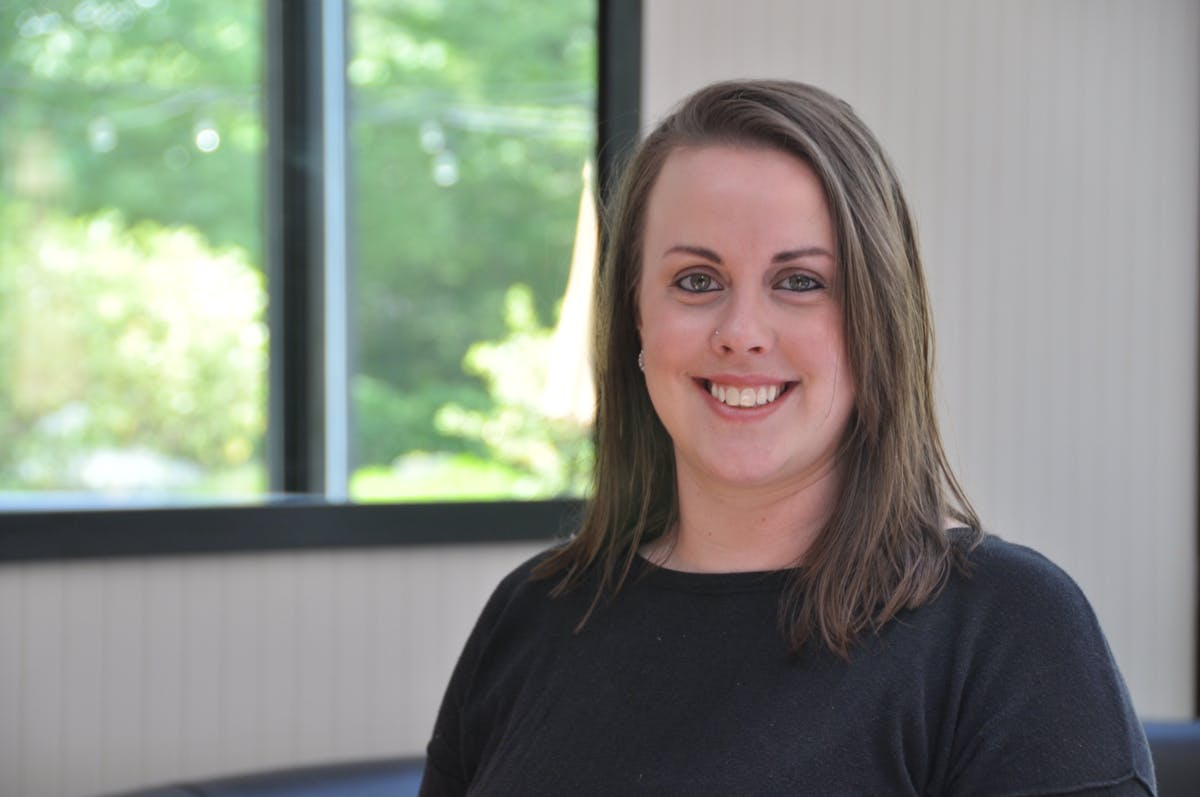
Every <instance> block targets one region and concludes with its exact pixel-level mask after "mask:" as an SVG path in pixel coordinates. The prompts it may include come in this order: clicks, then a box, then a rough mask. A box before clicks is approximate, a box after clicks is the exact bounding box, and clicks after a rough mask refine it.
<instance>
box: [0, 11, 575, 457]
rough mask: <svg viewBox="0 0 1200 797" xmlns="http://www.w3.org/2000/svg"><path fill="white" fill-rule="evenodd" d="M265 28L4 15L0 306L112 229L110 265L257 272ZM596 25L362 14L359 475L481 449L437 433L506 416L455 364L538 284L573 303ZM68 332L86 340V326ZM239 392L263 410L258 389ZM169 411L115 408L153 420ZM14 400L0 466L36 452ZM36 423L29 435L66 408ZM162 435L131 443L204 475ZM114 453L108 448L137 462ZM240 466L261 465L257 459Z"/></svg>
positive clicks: (548, 294) (208, 15)
mask: <svg viewBox="0 0 1200 797" xmlns="http://www.w3.org/2000/svg"><path fill="white" fill-rule="evenodd" d="M261 13H262V9H261V5H260V4H257V3H247V2H244V0H205V1H204V2H201V1H200V0H170V2H167V0H33V1H32V2H24V1H23V2H3V0H0V91H3V95H2V96H3V97H4V100H3V102H4V107H3V113H2V114H0V213H5V215H3V216H2V217H0V219H2V221H0V223H2V224H3V225H4V226H3V229H2V231H0V235H2V236H3V239H4V240H5V241H6V242H7V243H9V244H11V246H7V247H6V248H5V252H7V253H8V254H6V255H4V257H5V258H7V259H5V260H0V286H3V285H5V284H8V285H10V287H11V286H13V285H16V283H15V282H14V281H13V278H12V272H13V270H14V269H17V268H20V267H21V263H20V262H19V259H14V258H17V255H15V254H13V253H14V252H18V251H20V252H25V253H28V252H29V251H31V250H30V249H29V247H30V246H32V244H33V241H34V238H35V233H36V234H38V235H40V234H41V232H42V231H45V230H57V231H60V232H62V231H69V230H75V232H74V233H70V234H75V235H78V234H81V233H78V229H83V227H78V229H76V228H75V227H72V224H75V223H76V222H77V224H78V225H83V226H86V225H87V224H90V223H92V221H91V220H94V219H96V218H117V217H111V216H109V215H108V214H110V213H116V214H119V218H120V219H121V220H122V221H120V222H119V223H116V227H115V228H116V229H117V230H119V231H120V234H121V235H129V236H132V237H131V238H130V240H127V241H114V242H112V247H113V251H133V249H136V248H137V245H139V244H138V243H137V241H136V240H135V239H136V238H137V236H138V235H141V234H142V233H135V232H134V231H137V230H152V229H153V230H157V231H158V232H157V233H155V235H158V234H160V233H161V235H163V236H165V235H167V234H168V232H169V231H171V230H177V229H183V228H186V229H188V230H191V231H193V232H191V233H189V235H194V237H195V241H194V243H195V245H196V247H198V250H203V252H206V253H208V254H206V255H205V257H207V256H209V255H211V256H213V257H223V256H224V255H222V254H220V253H223V252H228V251H236V252H238V253H240V254H239V255H238V257H239V258H241V259H242V260H243V261H244V262H245V264H246V265H247V266H248V267H249V268H250V269H251V270H252V271H257V272H259V273H260V274H261V272H262V268H263V256H262V210H261V207H262V196H261V181H260V180H259V179H258V175H260V174H261V173H262V158H263V154H264V146H265V135H264V131H263V126H262V124H263V117H262V90H261V78H262V71H261V60H262V50H261V41H262V38H263V31H262V29H261ZM594 16H595V2H594V0H565V1H564V2H561V3H559V2H556V3H546V4H533V3H524V2H515V0H475V1H474V2H463V1H461V0H454V2H451V1H450V0H415V1H414V0H407V1H406V2H398V0H390V1H388V0H359V2H355V3H353V4H352V6H351V27H352V36H351V46H350V50H351V56H350V63H349V65H348V80H349V85H350V88H351V92H352V93H351V107H352V119H353V125H352V130H351V142H352V145H351V153H350V155H351V162H352V166H353V174H352V179H351V181H350V182H351V185H352V187H353V203H352V204H353V208H352V217H353V231H354V237H353V245H352V249H353V254H354V263H355V266H356V269H355V275H354V286H355V292H354V299H353V301H354V306H353V313H354V318H355V330H356V345H355V355H356V362H355V363H354V371H355V373H356V376H355V378H354V381H353V383H352V387H353V391H354V397H355V409H356V416H357V418H356V419H357V428H358V431H359V434H358V439H357V452H358V455H359V461H360V462H362V463H364V464H369V463H378V464H381V465H388V464H390V463H391V462H392V461H393V460H394V459H395V458H396V457H398V456H401V455H403V454H405V453H406V452H410V451H413V450H427V451H432V452H436V451H443V452H447V453H449V454H455V453H461V454H465V455H487V454H488V453H489V451H490V450H491V449H489V448H488V446H487V445H486V444H485V443H484V442H483V441H481V440H479V439H468V438H466V437H463V436H461V435H457V434H448V433H446V432H445V430H443V429H439V428H438V427H437V426H436V425H435V423H434V419H435V416H436V414H437V412H438V408H439V407H441V406H443V405H445V404H447V403H450V402H453V403H456V404H458V405H459V406H461V407H464V408H466V409H468V410H470V411H473V412H474V411H478V412H486V411H488V409H489V408H490V407H495V406H496V400H497V398H496V396H495V395H493V394H491V393H489V386H488V384H487V383H486V381H485V380H484V379H482V378H480V376H479V375H478V374H473V373H468V372H466V371H464V368H463V357H464V354H465V353H466V352H467V350H468V349H469V348H470V346H471V345H472V344H473V343H474V342H476V341H479V340H498V339H501V338H502V337H503V336H504V335H505V334H506V327H505V323H504V296H505V293H506V291H507V290H508V289H509V287H510V286H511V285H514V284H517V283H523V284H527V285H529V286H531V288H532V292H533V303H534V305H535V308H536V311H537V312H538V314H539V315H541V316H542V317H549V316H550V315H551V314H552V313H553V312H554V308H555V305H556V302H557V300H558V298H559V297H560V295H561V293H562V291H563V288H564V285H565V282H566V272H567V266H568V264H569V261H570V252H571V243H572V241H571V236H572V232H573V229H574V224H573V222H574V207H575V200H576V198H577V197H578V192H579V189H580V182H579V168H580V165H581V164H582V163H583V162H584V160H586V159H587V158H588V157H590V155H591V152H592V147H593V127H594V125H593V111H592V109H593V106H594V85H593V84H594V74H595V27H594ZM4 208H8V211H7V212H5V211H4ZM17 216H21V218H22V219H23V220H22V221H20V222H14V221H13V219H14V218H16V217H17ZM71 219H74V220H76V222H72V221H70V220H71ZM147 223H150V224H151V225H152V226H143V225H145V224H147ZM63 234H67V233H66V232H64V233H63ZM147 234H148V233H147ZM152 237H153V236H152ZM130 247H133V249H130ZM151 248H152V249H153V247H151ZM162 251H163V252H164V253H165V251H166V250H162ZM78 255H79V256H80V257H81V258H83V259H84V260H86V259H87V256H88V253H87V252H86V251H84V250H80V251H79V252H78ZM24 256H26V255H22V257H24ZM158 268H160V269H162V270H164V271H166V272H168V273H169V272H170V271H171V269H173V268H174V264H172V263H170V262H169V261H163V262H160V263H159V264H158ZM5 290H6V291H7V292H6V293H3V294H0V303H4V304H0V315H11V314H12V313H14V312H15V311H14V310H13V307H14V304H13V303H14V302H18V301H25V300H26V298H27V297H24V295H23V294H20V293H19V291H18V292H16V293H14V291H16V288H11V289H5V288H3V287H0V291H5ZM74 301H78V302H79V303H80V305H81V307H82V306H83V305H87V304H89V303H91V302H94V301H95V298H94V297H90V296H89V295H87V294H83V293H81V294H77V295H76V296H75V299H74ZM80 318H81V319H89V321H88V323H91V322H96V323H99V321H98V320H97V318H96V317H95V315H94V314H93V313H90V312H83V313H82V314H81V315H80ZM59 320H61V319H55V318H51V317H42V318H38V319H33V320H30V319H26V321H25V322H23V323H34V321H36V322H37V323H38V324H44V325H46V326H50V325H53V324H54V323H57V322H58V321H59ZM80 323H82V321H80ZM254 323H255V324H258V325H261V317H259V318H258V319H256V320H255V321H254ZM9 326H10V327H11V324H10V325H9ZM43 332H44V330H43ZM109 333H112V334H116V331H115V330H112V329H108V330H106V331H105V332H104V334H105V335H107V334H109ZM39 334H41V333H39ZM45 334H50V333H48V332H46V333H45ZM54 334H57V333H54ZM92 337H93V339H95V340H97V341H99V340H101V339H103V337H104V336H103V335H100V334H96V335H93V336H92ZM97 345H99V344H97ZM5 358H7V359H8V360H9V361H11V360H12V355H11V353H0V367H5V366H3V363H4V362H5ZM9 365H10V366H11V362H10V363H9ZM129 367H131V368H133V367H135V366H134V365H130V366H129ZM136 367H141V368H143V369H146V370H147V371H148V372H149V369H150V364H148V363H142V364H141V365H139V366H136ZM151 381H152V380H151ZM246 390H247V391H248V393H247V395H254V396H256V397H257V398H256V399H255V400H258V401H260V402H261V401H262V398H263V394H262V385H261V384H259V385H258V386H256V387H253V388H246ZM92 395H93V396H94V397H95V400H96V401H99V400H100V397H101V396H110V395H115V394H108V393H103V392H102V391H101V392H95V393H93V394H92ZM203 395H204V396H206V398H205V399H204V400H205V401H207V400H209V398H212V400H213V401H218V403H217V404H215V405H213V406H208V407H205V408H203V412H206V413H213V414H219V413H220V412H221V411H222V409H223V408H222V406H221V404H220V402H219V400H218V399H216V397H215V396H211V394H210V393H204V394H203ZM105 400H108V399H107V398H106V399H105ZM112 400H114V401H116V400H117V399H115V398H113V399H112ZM161 400H162V399H161V397H156V396H155V395H153V393H151V394H150V395H147V396H145V397H140V398H138V399H137V400H136V402H131V401H130V399H129V396H128V395H127V396H126V398H125V402H126V403H127V404H131V403H132V404H137V405H138V406H142V407H145V408H146V409H144V410H143V411H144V412H147V413H149V414H151V415H155V414H156V413H158V409H156V408H155V406H154V405H155V402H156V401H161ZM17 403H18V402H16V401H15V399H13V398H12V397H11V396H10V397H8V398H7V399H2V400H0V423H6V422H5V420H4V419H5V418H8V419H9V421H8V422H7V424H6V425H5V426H4V427H3V429H4V431H3V432H2V433H3V434H4V435H5V437H4V438H3V440H0V443H2V445H0V448H6V449H7V450H9V451H17V450H27V449H29V448H30V447H31V446H34V441H35V439H36V438H35V437H31V436H30V435H31V434H32V432H31V431H30V430H31V429H33V428H34V427H36V426H37V423H38V421H37V419H34V418H32V416H30V415H29V414H28V412H29V408H28V407H25V406H24V405H22V406H23V409H21V410H20V419H21V420H20V422H19V423H18V422H17V421H15V420H13V419H14V418H16V417H17V415H14V413H17V410H16V409H15V408H16V406H17ZM39 406H40V407H41V408H42V411H44V413H46V414H45V415H44V416H42V417H51V416H54V414H55V413H56V412H58V411H59V410H61V407H60V408H58V409H55V408H52V407H51V406H50V405H49V404H45V405H39ZM198 411H199V410H198ZM107 412H108V411H107V410H106V411H105V412H104V413H100V414H106V413H107ZM159 415H161V416H162V417H166V414H162V413H159ZM156 417H158V416H157V415H156ZM176 421H177V422H180V423H184V418H183V417H182V416H179V417H177V418H176ZM193 421H194V419H193ZM187 423H188V424H191V425H193V426H194V425H195V424H194V423H193V422H192V421H188V422H187ZM164 424H165V422H164ZM164 424H157V425H152V426H154V428H157V429H159V430H160V431H157V432H155V433H154V434H155V435H158V436H159V437H158V438H155V439H154V440H151V439H150V438H143V441H144V444H145V445H147V446H148V447H150V448H151V449H153V450H156V451H172V452H179V456H184V457H199V456H200V455H199V454H198V453H196V452H195V450H194V449H190V448H188V447H187V446H184V447H183V448H180V447H179V446H178V445H177V441H176V440H175V439H173V437H172V436H176V437H178V436H179V435H181V434H182V432H178V433H177V432H169V431H168V430H167V428H166V425H164ZM201 425H202V424H201ZM106 428H109V429H110V431H111V430H114V429H115V428H116V427H115V426H112V427H106ZM89 434H95V435H98V434H99V433H98V432H94V431H93V433H89ZM111 434H112V435H114V437H113V438H112V439H111V440H110V441H109V443H110V444H112V445H117V444H118V443H121V444H125V443H127V442H128V440H127V439H126V438H121V437H120V436H119V435H116V432H115V431H111ZM22 441H23V442H22ZM122 441H125V443H122ZM43 442H44V441H43ZM42 444H43V443H42V442H39V443H37V445H42ZM97 444H98V443H97ZM34 447H36V446H34ZM254 448H255V449H256V451H257V452H258V454H259V455H261V438H259V439H258V440H256V441H255V443H254ZM185 451H190V452H191V453H182V452H185ZM205 456H210V455H205ZM197 461H198V460H197Z"/></svg>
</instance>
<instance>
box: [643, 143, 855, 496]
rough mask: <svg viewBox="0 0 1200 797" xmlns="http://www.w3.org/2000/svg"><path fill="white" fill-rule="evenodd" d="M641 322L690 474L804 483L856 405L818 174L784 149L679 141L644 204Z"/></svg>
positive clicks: (729, 481)
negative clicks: (684, 144) (681, 143)
mask: <svg viewBox="0 0 1200 797" xmlns="http://www.w3.org/2000/svg"><path fill="white" fill-rule="evenodd" d="M644 223H645V232H644V242H643V248H642V270H641V278H640V282H639V287H638V303H637V306H638V329H639V332H640V334H641V340H642V346H643V348H644V353H645V354H644V362H645V378H646V387H647V389H648V390H649V393H650V399H651V401H652V402H653V404H654V408H655V410H656V412H657V413H658V416H659V418H660V419H661V420H662V423H663V425H664V426H665V427H666V429H667V432H668V433H669V434H670V436H671V439H672V441H673V443H674V446H675V458H676V463H677V469H678V473H679V476H680V479H681V483H682V480H683V479H688V480H691V481H690V483H691V484H693V485H695V486H699V487H701V488H703V487H705V486H708V487H730V486H732V487H739V488H755V489H757V488H767V489H774V488H780V489H785V490H789V489H800V488H803V487H804V486H805V485H807V484H810V483H812V482H814V481H816V480H817V479H818V478H820V477H821V476H823V475H825V474H827V473H829V471H830V469H831V468H832V466H833V463H834V459H835V453H836V450H837V447H838V444H839V442H840V441H841V437H842V432H843V430H844V429H845V428H846V424H847V423H848V420H849V417H850V414H851V411H852V409H853V406H854V383H853V379H852V376H851V373H850V369H849V367H848V364H847V362H846V355H845V346H844V343H843V339H842V313H841V308H840V306H839V304H838V302H837V300H836V299H835V298H834V296H833V290H832V288H833V283H834V281H835V280H836V279H837V278H838V264H837V252H836V245H835V239H834V233H833V224H832V221H831V220H830V216H829V209H828V207H827V206H826V203H825V196H824V192H823V190H822V188H821V183H820V180H819V179H818V178H817V176H816V174H814V173H813V171H812V169H811V168H810V167H809V166H808V165H807V164H806V163H804V162H803V161H801V160H800V159H798V158H796V157H793V156H791V155H789V154H786V153H784V152H781V151H778V150H773V149H765V148H763V149H753V148H740V147H731V146H704V147H681V148H678V149H676V150H674V151H673V152H672V153H671V154H670V155H668V157H667V160H666V162H665V163H664V164H663V167H662V171H661V173H660V174H659V176H658V179H657V181H656V182H655V184H654V186H653V188H652V190H651V192H650V198H649V202H648V205H647V209H646V218H645V221H644Z"/></svg>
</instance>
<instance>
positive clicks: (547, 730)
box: [421, 537, 1154, 797]
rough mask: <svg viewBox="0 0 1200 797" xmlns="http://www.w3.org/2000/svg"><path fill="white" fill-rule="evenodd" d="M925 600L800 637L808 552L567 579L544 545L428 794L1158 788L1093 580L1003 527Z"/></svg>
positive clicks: (466, 688) (481, 628) (465, 687)
mask: <svg viewBox="0 0 1200 797" xmlns="http://www.w3.org/2000/svg"><path fill="white" fill-rule="evenodd" d="M971 560H972V571H971V575H970V576H969V577H966V576H963V575H962V574H959V573H955V574H954V575H952V576H951V578H950V580H949V581H948V583H947V584H946V587H945V589H944V590H942V591H941V593H939V595H938V596H937V597H936V598H935V599H934V600H932V601H931V602H929V603H928V604H926V605H924V606H922V607H920V608H918V609H915V610H911V611H905V612H902V613H901V614H899V615H898V616H897V617H896V618H894V619H893V620H892V621H890V622H889V623H887V624H886V625H885V626H884V628H883V629H882V630H881V631H880V632H879V633H877V634H869V635H866V636H864V637H863V638H862V639H861V640H860V642H859V643H858V644H857V646H856V647H855V648H854V649H853V651H852V654H851V657H850V660H849V661H846V660H844V659H841V658H839V657H838V656H836V655H834V654H832V653H830V652H829V651H828V650H826V649H824V648H823V647H821V646H820V645H819V643H812V644H810V645H808V646H807V647H806V648H805V649H804V650H803V651H802V652H801V653H800V654H799V655H793V654H790V653H789V652H788V650H787V646H786V643H785V641H784V638H783V636H782V634H781V632H780V627H779V624H778V608H779V601H780V596H781V591H782V589H783V588H784V586H785V584H786V582H787V578H788V576H789V573H788V572H787V571H778V572H768V573H727V574H695V573H683V572H678V571H672V570H665V569H661V568H658V567H655V566H653V565H650V564H648V563H646V562H644V561H641V560H639V563H638V565H637V566H636V567H635V571H634V573H633V574H632V575H631V579H630V580H629V581H628V582H627V583H626V585H625V586H624V588H623V589H622V590H621V591H620V592H619V593H618V594H617V595H616V596H615V598H613V599H612V601H611V602H610V603H605V604H602V605H601V606H600V607H599V608H598V609H597V611H596V613H595V614H594V615H593V616H592V617H591V619H590V620H589V621H588V623H587V624H586V625H585V626H584V627H583V628H582V630H580V631H579V632H578V633H576V632H575V630H574V629H575V626H576V625H577V624H578V622H579V620H580V619H581V617H582V616H583V614H584V612H585V610H586V607H587V604H588V601H590V599H591V597H592V594H591V592H590V591H589V590H587V589H579V590H575V591H573V592H570V593H568V594H567V595H565V596H562V597H559V598H552V597H550V596H549V594H548V593H549V590H550V589H551V586H552V582H547V581H531V580H530V579H529V572H530V570H531V568H532V567H533V565H534V564H535V563H536V561H538V559H537V558H535V559H533V560H530V561H529V562H526V563H525V564H524V565H522V566H521V567H519V568H517V569H516V570H515V571H514V572H513V573H511V574H510V575H509V576H508V577H507V578H505V579H504V581H503V582H502V583H501V584H500V586H499V587H498V588H497V590H496V591H495V593H494V594H493V595H492V597H491V599H490V600H489V602H488V604H487V606H486V607H485V608H484V610H483V614H482V616H481V617H480V619H479V621H478V623H477V625H476V627H475V629H474V631H473V632H472V634H471V636H470V638H469V640H468V642H467V644H466V647H465V649H464V651H463V653H462V657H461V659H460V660H459V662H458V665H457V667H456V668H455V671H454V673H453V675H452V677H451V680H450V685H449V688H448V689H447V692H446V696H445V699H444V702H443V705H442V708H441V711H440V713H439V716H438V719H437V725H436V727H435V729H434V734H433V738H432V740H431V741H430V743H429V748H428V759H427V764H426V770H425V775H424V781H423V785H422V789H421V794H422V795H425V797H439V796H440V795H456V794H468V793H469V794H472V795H579V796H582V795H656V796H657V795H689V796H690V795H708V794H712V795H774V794H781V795H782V794H788V795H797V794H800V795H804V794H813V795H891V794H897V795H917V794H929V795H972V796H973V797H975V796H978V795H1049V794H1055V795H1059V794H1070V795H1077V794H1097V795H1099V794H1104V795H1146V794H1153V792H1154V787H1153V783H1154V776H1153V768H1152V765H1151V763H1150V756H1149V751H1148V748H1147V746H1146V740H1145V736H1144V734H1143V732H1142V728H1141V724H1140V723H1139V721H1138V719H1137V716H1136V715H1135V713H1134V710H1133V707H1132V705H1131V703H1130V699H1129V694H1128V692H1127V690H1126V687H1125V684H1124V683H1123V681H1122V679H1121V676H1120V674H1119V673H1118V671H1117V668H1116V665H1115V664H1114V662H1113V659H1112V655H1111V652H1110V651H1109V648H1108V645H1107V644H1106V642H1105V640H1104V637H1103V634H1102V633H1101V631H1100V628H1099V625H1098V624H1097V621H1096V618H1095V615H1094V613H1093V612H1092V609H1091V607H1090V606H1089V605H1088V603H1087V600H1086V599H1085V598H1084V596H1083V594H1082V593H1081V592H1080V590H1079V588H1078V587H1077V586H1076V585H1075V584H1074V582H1073V581H1071V579H1070V578H1069V577H1068V576H1067V575H1066V574H1065V573H1063V572H1062V571H1061V570H1060V569H1058V568H1057V567H1055V566H1054V565H1053V564H1051V563H1050V562H1049V561H1048V560H1046V559H1045V558H1044V557H1042V556H1041V555H1039V554H1037V553H1035V552H1034V551H1031V550H1030V549H1028V548H1024V547H1021V546H1017V545H1013V544H1010V543H1006V542H1003V541H1001V540H999V539H997V538H995V537H988V538H987V539H986V540H985V542H984V543H983V544H982V545H981V546H980V547H979V548H977V549H976V550H975V551H974V553H973V554H972V557H971Z"/></svg>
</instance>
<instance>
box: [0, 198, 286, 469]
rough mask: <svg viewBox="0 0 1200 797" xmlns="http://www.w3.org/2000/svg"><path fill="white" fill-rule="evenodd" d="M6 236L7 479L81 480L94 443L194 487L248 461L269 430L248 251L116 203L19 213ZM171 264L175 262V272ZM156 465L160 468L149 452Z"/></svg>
mask: <svg viewBox="0 0 1200 797" xmlns="http://www.w3.org/2000/svg"><path fill="white" fill-rule="evenodd" d="M29 213H30V211H29V210H27V209H18V208H9V209H8V211H7V213H6V214H5V217H4V222H5V226H6V227H8V228H9V229H17V230H29V231H30V233H29V234H27V235H20V236H10V237H8V238H6V239H4V242H3V244H2V245H0V264H3V265H4V268H2V269H0V275H2V276H3V279H2V284H3V289H2V292H0V300H2V301H3V306H4V308H5V312H4V313H3V314H2V315H0V340H2V341H3V350H4V352H5V355H6V356H5V358H4V360H3V361H0V367H2V368H3V374H2V379H3V383H4V384H5V385H6V387H7V390H6V391H5V392H4V393H3V394H0V407H2V408H3V409H2V410H0V417H2V418H3V421H4V424H5V428H4V429H3V436H4V438H5V439H8V440H13V441H15V442H14V444H13V445H11V446H9V447H6V449H5V452H4V455H3V456H4V460H3V465H2V467H3V470H4V471H6V473H5V476H6V481H7V482H8V483H9V484H10V485H13V486H21V487H49V486H55V487H61V486H85V485H84V484H82V483H81V479H82V477H81V476H80V475H79V474H78V473H77V472H76V471H78V469H79V468H80V467H83V460H84V459H85V457H84V456H83V455H85V454H87V453H89V452H91V453H93V454H96V453H98V452H99V453H107V454H110V455H112V454H114V452H118V451H119V452H124V453H125V454H126V455H133V454H137V455H140V456H141V457H142V459H144V460H157V462H158V465H160V466H162V467H167V468H169V469H171V468H173V469H174V471H175V472H176V474H177V476H176V478H175V479H174V481H181V480H182V481H195V480H198V479H199V478H200V476H199V473H198V472H197V473H196V474H194V477H193V475H191V474H190V471H189V468H188V465H195V466H200V467H201V468H204V469H208V470H221V469H230V468H237V467H240V466H243V465H246V464H247V463H249V462H250V461H251V459H252V458H253V457H254V456H255V455H256V454H258V453H259V447H260V441H261V439H262V436H263V433H264V431H265V423H266V419H265V417H264V408H265V402H264V400H263V399H264V397H263V393H262V391H263V386H264V384H265V368H266V346H267V332H266V328H265V326H264V325H263V323H262V320H261V319H262V315H263V308H264V306H265V303H266V293H265V290H264V286H263V280H262V276H261V275H260V274H259V273H258V272H257V271H256V270H255V269H254V268H253V267H252V266H251V265H250V262H249V260H248V258H247V257H246V254H245V253H244V252H242V251H240V250H238V249H233V248H230V249H226V250H221V251H216V250H213V249H211V248H210V247H209V246H208V245H207V244H206V243H205V242H204V241H203V239H202V238H201V237H200V236H199V235H198V234H197V233H196V232H195V231H194V230H191V229H188V228H185V227H177V228H173V229H172V228H165V227H162V226H161V225H158V224H154V223H152V222H142V223H140V224H138V225H136V226H133V227H126V226H125V224H124V222H123V221H122V219H121V217H120V216H119V215H118V214H116V213H111V212H110V213H104V214H98V215H95V216H91V217H81V218H74V219H64V218H61V217H55V216H42V217H41V218H39V219H38V220H37V223H36V224H28V223H21V222H20V218H21V217H26V218H28V214H29ZM167 264H169V267H165V266H166V265H167ZM147 464H148V465H151V464H154V463H153V462H147Z"/></svg>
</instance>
